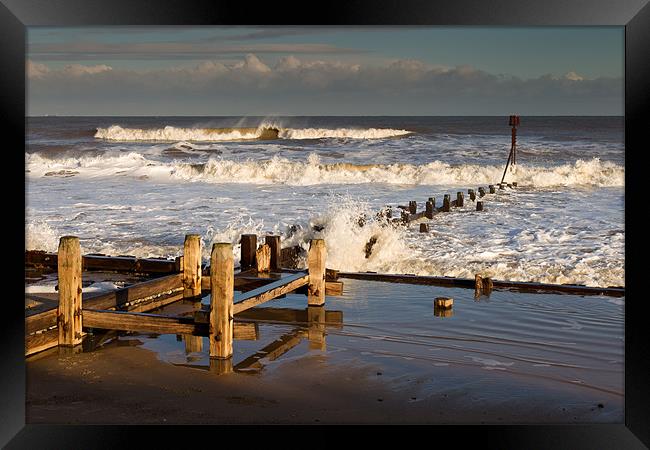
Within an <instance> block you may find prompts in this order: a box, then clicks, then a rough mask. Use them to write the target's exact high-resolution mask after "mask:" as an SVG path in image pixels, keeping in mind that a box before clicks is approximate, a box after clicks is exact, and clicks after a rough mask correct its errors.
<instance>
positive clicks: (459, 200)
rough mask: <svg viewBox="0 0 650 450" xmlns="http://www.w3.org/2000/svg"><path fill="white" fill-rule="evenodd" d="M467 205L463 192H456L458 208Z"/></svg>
mask: <svg viewBox="0 0 650 450" xmlns="http://www.w3.org/2000/svg"><path fill="white" fill-rule="evenodd" d="M464 204H465V197H464V196H463V193H462V192H456V206H463V205H464Z"/></svg>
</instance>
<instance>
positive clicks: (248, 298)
mask: <svg viewBox="0 0 650 450" xmlns="http://www.w3.org/2000/svg"><path fill="white" fill-rule="evenodd" d="M307 283H309V275H307V274H305V273H297V274H294V275H290V276H288V277H286V278H283V279H281V280H278V281H275V282H273V283H270V284H268V285H266V286H263V287H261V288H258V289H253V290H252V291H249V292H246V293H243V294H239V295H237V296H235V304H234V309H233V313H234V314H237V313H240V312H242V311H244V310H247V309H249V308H252V307H253V306H256V305H260V304H262V303H265V302H268V301H269V300H273V299H274V298H276V297H278V296H280V295H284V294H288V293H289V292H291V291H294V290H296V289H298V288H299V287H300V286H304V285H305V284H307Z"/></svg>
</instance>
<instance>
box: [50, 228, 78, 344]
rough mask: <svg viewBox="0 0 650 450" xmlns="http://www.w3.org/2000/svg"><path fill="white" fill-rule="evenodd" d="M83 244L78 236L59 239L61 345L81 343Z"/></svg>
mask: <svg viewBox="0 0 650 450" xmlns="http://www.w3.org/2000/svg"><path fill="white" fill-rule="evenodd" d="M81 264H82V259H81V246H80V245H79V238H78V237H76V236H63V237H62V238H61V239H60V240H59V251H58V276H59V307H58V311H57V321H56V322H57V326H58V329H59V345H62V346H66V347H73V346H75V345H79V344H81V340H82V339H81V338H82V335H81V333H82V325H81Z"/></svg>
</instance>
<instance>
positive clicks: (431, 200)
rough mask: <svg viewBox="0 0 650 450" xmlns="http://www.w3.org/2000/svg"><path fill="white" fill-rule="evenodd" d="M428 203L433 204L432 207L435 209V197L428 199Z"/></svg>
mask: <svg viewBox="0 0 650 450" xmlns="http://www.w3.org/2000/svg"><path fill="white" fill-rule="evenodd" d="M429 201H430V202H431V203H432V204H433V207H434V208H435V207H436V198H435V197H429Z"/></svg>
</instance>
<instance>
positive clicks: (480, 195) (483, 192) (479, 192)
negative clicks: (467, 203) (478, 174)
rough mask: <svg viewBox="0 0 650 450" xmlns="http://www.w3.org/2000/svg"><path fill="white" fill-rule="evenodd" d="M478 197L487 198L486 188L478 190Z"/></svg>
mask: <svg viewBox="0 0 650 450" xmlns="http://www.w3.org/2000/svg"><path fill="white" fill-rule="evenodd" d="M478 196H479V197H485V188H484V187H480V188H478Z"/></svg>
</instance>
